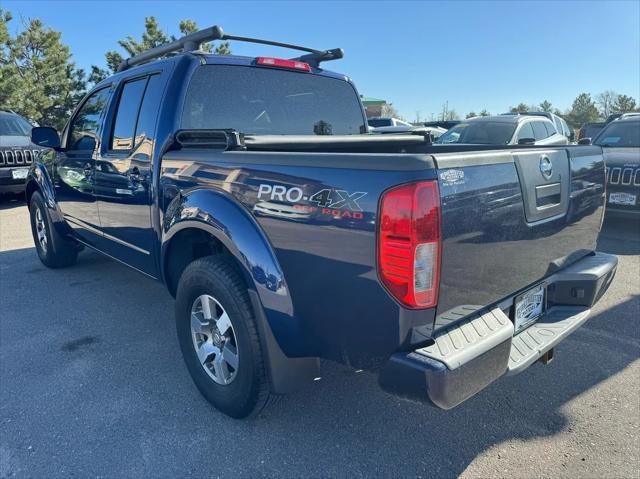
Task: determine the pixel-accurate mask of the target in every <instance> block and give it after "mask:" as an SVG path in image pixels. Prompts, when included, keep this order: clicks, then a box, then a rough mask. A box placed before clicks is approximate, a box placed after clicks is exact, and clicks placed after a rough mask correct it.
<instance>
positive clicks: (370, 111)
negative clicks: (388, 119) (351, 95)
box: [360, 95, 387, 118]
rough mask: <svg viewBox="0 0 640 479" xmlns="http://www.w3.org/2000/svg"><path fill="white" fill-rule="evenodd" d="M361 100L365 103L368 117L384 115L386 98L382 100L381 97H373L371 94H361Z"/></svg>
mask: <svg viewBox="0 0 640 479" xmlns="http://www.w3.org/2000/svg"><path fill="white" fill-rule="evenodd" d="M360 100H361V101H362V104H363V105H364V110H365V113H366V114H367V118H376V117H380V116H383V115H382V108H383V107H384V106H385V105H387V102H386V100H381V99H380V98H373V97H370V96H362V95H360Z"/></svg>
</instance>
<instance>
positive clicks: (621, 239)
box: [598, 217, 640, 255]
mask: <svg viewBox="0 0 640 479" xmlns="http://www.w3.org/2000/svg"><path fill="white" fill-rule="evenodd" d="M598 250H599V251H604V252H605V253H611V254H618V255H637V254H640V218H615V217H614V218H606V219H605V221H604V223H603V225H602V231H601V232H600V237H599V239H598Z"/></svg>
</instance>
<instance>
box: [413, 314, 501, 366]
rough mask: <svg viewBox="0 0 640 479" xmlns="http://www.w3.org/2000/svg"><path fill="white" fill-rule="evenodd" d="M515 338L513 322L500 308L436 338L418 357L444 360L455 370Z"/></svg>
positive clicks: (468, 320)
mask: <svg viewBox="0 0 640 479" xmlns="http://www.w3.org/2000/svg"><path fill="white" fill-rule="evenodd" d="M512 336H513V323H512V322H511V320H510V319H509V318H508V317H507V315H505V314H504V313H503V312H502V310H501V309H499V308H496V309H494V310H493V311H489V312H487V313H484V314H480V315H476V316H474V317H471V318H470V319H466V320H464V321H462V322H461V323H459V324H457V325H456V327H454V328H452V329H449V330H447V331H445V332H444V333H442V334H439V335H438V336H436V337H435V338H434V340H435V342H434V344H433V345H431V346H427V347H425V348H422V349H418V350H416V354H421V355H423V356H427V357H428V358H431V359H435V360H436V361H440V362H441V363H443V364H445V365H446V366H447V368H448V369H452V370H453V369H456V368H458V367H460V366H462V365H464V364H466V363H468V362H469V361H471V360H473V359H475V358H476V357H478V356H479V355H481V354H482V353H484V352H486V351H488V350H490V349H493V348H494V347H496V346H497V345H499V344H501V343H503V342H504V341H507V340H509V339H511V337H512Z"/></svg>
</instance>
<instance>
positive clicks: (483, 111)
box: [480, 108, 491, 116]
mask: <svg viewBox="0 0 640 479" xmlns="http://www.w3.org/2000/svg"><path fill="white" fill-rule="evenodd" d="M490 115H491V113H489V112H488V111H487V110H485V109H484V108H483V109H482V111H480V116H490Z"/></svg>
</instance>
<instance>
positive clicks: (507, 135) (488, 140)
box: [436, 115, 569, 145]
mask: <svg viewBox="0 0 640 479" xmlns="http://www.w3.org/2000/svg"><path fill="white" fill-rule="evenodd" d="M436 143H440V144H451V143H457V144H460V143H465V144H469V145H567V144H569V140H568V138H567V137H566V136H565V135H563V134H561V133H558V131H557V130H556V127H555V126H554V124H553V123H552V122H551V121H550V120H548V119H547V118H545V117H543V116H539V115H498V116H481V117H476V118H469V119H468V120H465V121H462V122H460V123H458V124H457V125H456V126H454V127H453V128H451V129H450V130H449V131H447V132H446V133H445V134H443V135H442V136H441V137H440V138H438V140H437V141H436Z"/></svg>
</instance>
